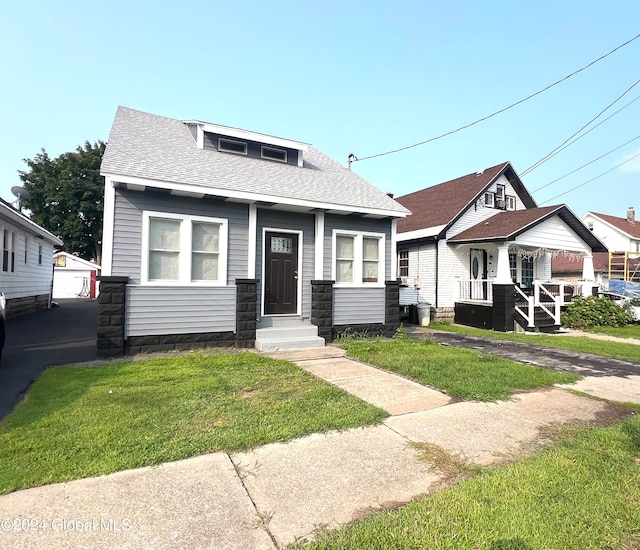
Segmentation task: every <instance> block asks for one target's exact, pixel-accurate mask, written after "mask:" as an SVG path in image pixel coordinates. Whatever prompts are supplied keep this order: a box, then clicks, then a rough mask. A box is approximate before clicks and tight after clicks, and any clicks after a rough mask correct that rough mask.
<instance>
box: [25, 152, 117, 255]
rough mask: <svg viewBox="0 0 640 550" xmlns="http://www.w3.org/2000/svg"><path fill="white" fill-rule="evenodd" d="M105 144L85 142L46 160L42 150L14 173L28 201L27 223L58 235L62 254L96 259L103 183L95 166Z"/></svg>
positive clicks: (100, 237) (100, 224)
mask: <svg viewBox="0 0 640 550" xmlns="http://www.w3.org/2000/svg"><path fill="white" fill-rule="evenodd" d="M104 148H105V144H104V142H102V141H97V142H95V143H89V142H88V141H86V142H85V144H84V146H78V147H77V148H76V150H75V151H71V152H68V153H63V154H62V155H60V156H59V157H57V158H55V159H51V158H50V157H49V155H48V154H47V152H46V151H45V150H44V149H42V150H41V152H40V153H38V154H37V155H36V156H35V157H34V158H33V159H24V162H25V163H26V164H27V166H28V167H29V170H28V171H22V170H20V171H18V173H19V174H20V179H21V180H22V182H23V184H24V187H25V188H26V189H27V190H28V191H29V195H30V198H29V199H28V200H25V201H24V205H25V207H26V208H28V209H29V210H30V211H31V219H32V220H33V221H34V222H36V223H37V224H38V225H41V226H42V227H44V228H45V229H47V230H48V231H50V232H51V233H53V234H54V235H56V236H58V237H60V238H61V239H62V240H63V242H64V246H63V248H62V249H63V250H64V251H65V252H69V253H73V254H78V255H79V256H80V257H81V258H84V259H85V260H91V261H100V255H101V246H100V245H101V240H102V212H103V202H102V200H103V193H104V183H103V179H102V177H101V176H100V163H101V162H102V156H103V155H104Z"/></svg>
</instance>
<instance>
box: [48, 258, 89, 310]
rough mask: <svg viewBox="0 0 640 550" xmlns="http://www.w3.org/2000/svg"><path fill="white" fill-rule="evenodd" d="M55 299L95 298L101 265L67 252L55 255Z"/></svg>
mask: <svg viewBox="0 0 640 550" xmlns="http://www.w3.org/2000/svg"><path fill="white" fill-rule="evenodd" d="M53 265H54V271H53V299H54V300H56V299H61V298H95V297H96V296H97V285H96V277H97V276H98V275H100V266H99V265H98V264H94V263H93V262H89V261H87V260H83V259H82V258H78V257H77V256H74V255H73V254H68V253H67V252H56V253H55V254H54V255H53Z"/></svg>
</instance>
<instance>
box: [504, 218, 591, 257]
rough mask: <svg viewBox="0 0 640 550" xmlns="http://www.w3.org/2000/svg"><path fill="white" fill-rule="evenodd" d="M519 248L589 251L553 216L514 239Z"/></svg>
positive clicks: (568, 228) (579, 239)
mask: <svg viewBox="0 0 640 550" xmlns="http://www.w3.org/2000/svg"><path fill="white" fill-rule="evenodd" d="M515 242H516V244H517V245H519V246H530V247H536V248H549V249H556V250H570V251H573V252H588V253H591V249H590V248H588V246H587V245H586V244H585V242H584V241H583V240H582V239H581V238H580V237H578V235H577V234H576V233H575V232H574V231H573V230H572V229H571V228H570V227H569V226H568V225H567V224H566V223H564V222H563V221H562V220H561V219H560V218H559V217H558V216H553V217H551V218H549V219H548V220H545V221H543V222H541V223H539V224H538V225H536V226H535V227H532V228H531V229H529V230H528V231H527V232H526V233H523V234H522V235H519V236H517V237H516V241H515Z"/></svg>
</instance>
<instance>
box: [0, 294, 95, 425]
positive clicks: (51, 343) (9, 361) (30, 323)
mask: <svg viewBox="0 0 640 550" xmlns="http://www.w3.org/2000/svg"><path fill="white" fill-rule="evenodd" d="M58 302H59V304H60V307H57V308H52V309H48V310H43V311H37V312H35V313H30V314H28V315H22V316H20V317H16V318H14V319H9V320H8V321H7V340H6V344H5V348H4V352H3V354H2V362H1V363H0V419H2V418H4V417H5V416H6V415H7V414H8V413H9V412H11V411H12V410H13V408H14V407H15V406H16V404H17V403H18V402H19V401H20V399H21V398H22V394H23V393H24V392H25V391H26V390H27V388H28V387H29V386H30V385H31V383H32V382H33V381H35V380H37V379H38V377H39V376H40V374H41V373H42V371H44V370H45V369H46V368H47V367H50V366H53V365H64V364H67V363H81V362H83V361H92V360H94V359H96V358H97V354H96V327H97V311H98V304H97V302H95V301H79V300H59V301H58Z"/></svg>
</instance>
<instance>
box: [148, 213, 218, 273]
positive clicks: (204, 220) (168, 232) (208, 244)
mask: <svg viewBox="0 0 640 550" xmlns="http://www.w3.org/2000/svg"><path fill="white" fill-rule="evenodd" d="M227 226H228V223H227V220H225V219H220V218H209V217H204V216H187V215H178V214H168V213H164V212H144V214H143V233H142V248H143V250H142V282H143V283H144V284H165V283H166V284H206V285H225V284H226V280H227V269H226V266H227Z"/></svg>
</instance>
